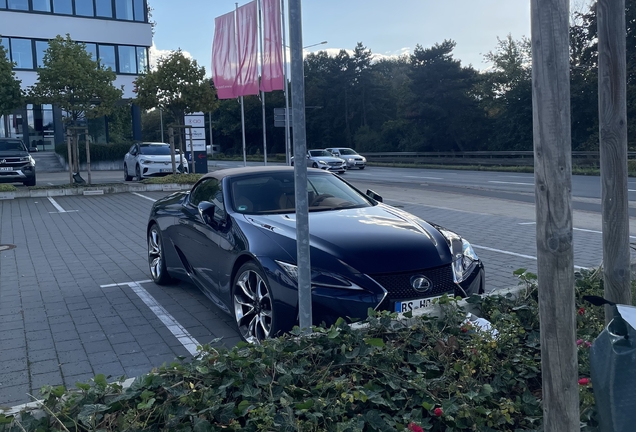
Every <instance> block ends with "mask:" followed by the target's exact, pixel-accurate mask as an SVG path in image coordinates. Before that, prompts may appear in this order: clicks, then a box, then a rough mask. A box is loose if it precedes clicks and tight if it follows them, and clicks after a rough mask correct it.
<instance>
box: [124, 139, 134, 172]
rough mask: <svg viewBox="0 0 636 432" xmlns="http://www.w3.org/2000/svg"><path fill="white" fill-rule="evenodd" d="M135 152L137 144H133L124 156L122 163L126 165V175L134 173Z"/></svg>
mask: <svg viewBox="0 0 636 432" xmlns="http://www.w3.org/2000/svg"><path fill="white" fill-rule="evenodd" d="M136 154H137V144H133V145H132V146H131V147H130V150H128V153H126V156H125V157H124V165H125V166H126V175H129V176H134V175H135V155H136Z"/></svg>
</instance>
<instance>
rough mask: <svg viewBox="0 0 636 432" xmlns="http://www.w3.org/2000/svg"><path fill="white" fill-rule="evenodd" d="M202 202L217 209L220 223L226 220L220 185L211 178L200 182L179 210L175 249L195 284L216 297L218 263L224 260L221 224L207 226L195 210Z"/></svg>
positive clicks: (216, 212)
mask: <svg viewBox="0 0 636 432" xmlns="http://www.w3.org/2000/svg"><path fill="white" fill-rule="evenodd" d="M204 201H207V202H211V203H213V204H214V205H215V206H216V209H215V214H217V215H218V219H219V221H221V220H223V219H224V218H225V216H226V215H225V204H224V202H223V194H222V189H221V182H220V181H219V180H218V179H216V178H213V177H210V178H205V179H203V180H201V181H200V182H199V183H198V184H196V185H195V186H194V188H193V189H192V192H191V193H190V195H189V197H188V199H187V200H186V201H185V202H184V204H183V206H182V215H181V217H180V219H179V228H178V246H179V249H181V252H182V253H183V255H184V256H185V258H186V260H187V261H188V264H189V267H190V271H191V276H192V278H193V279H194V281H195V282H196V283H197V284H198V285H199V286H200V287H201V288H202V289H204V290H205V291H207V292H208V293H209V294H212V295H213V296H216V295H217V293H218V288H219V283H218V280H219V278H218V273H219V266H218V263H219V262H221V261H222V259H223V257H222V251H221V250H220V249H219V239H220V236H221V231H222V230H223V228H224V226H223V224H222V223H220V222H219V223H217V224H209V223H206V221H205V220H204V219H203V217H202V215H201V213H200V212H199V207H198V206H199V204H200V203H202V202H204Z"/></svg>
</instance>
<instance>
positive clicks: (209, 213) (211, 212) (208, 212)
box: [197, 201, 225, 228]
mask: <svg viewBox="0 0 636 432" xmlns="http://www.w3.org/2000/svg"><path fill="white" fill-rule="evenodd" d="M197 207H198V209H199V214H200V215H201V218H202V219H203V222H205V223H206V224H207V225H210V226H211V227H213V228H216V227H218V226H219V225H223V224H224V222H225V214H224V213H225V212H222V211H221V210H220V209H219V208H218V207H217V206H215V205H214V204H212V203H211V202H209V201H201V202H200V203H199V205H198V206H197Z"/></svg>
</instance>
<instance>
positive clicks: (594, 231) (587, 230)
mask: <svg viewBox="0 0 636 432" xmlns="http://www.w3.org/2000/svg"><path fill="white" fill-rule="evenodd" d="M534 224H536V222H520V223H519V225H534ZM572 229H573V230H574V231H581V232H588V233H594V234H603V231H597V230H591V229H585V228H572ZM629 238H633V239H636V236H632V235H630V236H629Z"/></svg>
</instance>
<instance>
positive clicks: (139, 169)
mask: <svg viewBox="0 0 636 432" xmlns="http://www.w3.org/2000/svg"><path fill="white" fill-rule="evenodd" d="M135 175H136V176H137V181H141V168H140V167H139V165H137V168H135Z"/></svg>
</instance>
